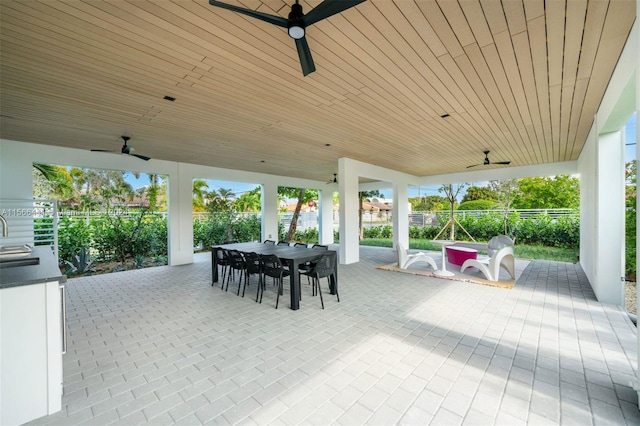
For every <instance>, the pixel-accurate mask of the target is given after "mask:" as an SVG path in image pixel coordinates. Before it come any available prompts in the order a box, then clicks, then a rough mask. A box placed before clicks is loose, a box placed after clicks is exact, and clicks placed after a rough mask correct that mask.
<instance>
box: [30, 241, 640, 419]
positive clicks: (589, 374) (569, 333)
mask: <svg viewBox="0 0 640 426" xmlns="http://www.w3.org/2000/svg"><path fill="white" fill-rule="evenodd" d="M393 258H394V252H393V251H392V250H390V249H381V248H367V247H363V248H362V249H361V261H360V262H359V263H357V264H352V265H340V267H339V278H340V296H341V299H340V300H341V302H340V303H338V302H337V301H336V299H335V297H332V296H330V295H328V294H326V293H325V307H326V309H325V310H322V309H321V308H320V301H319V300H318V299H317V298H314V297H311V289H310V287H309V286H307V285H306V284H304V287H303V300H302V305H301V306H302V309H301V310H299V311H292V310H290V309H288V308H287V306H288V292H287V294H285V299H284V300H285V304H284V309H283V308H281V309H278V310H276V309H274V307H275V293H274V292H273V291H272V292H271V293H269V292H267V293H265V296H264V300H263V303H262V304H261V305H260V304H256V303H255V302H254V300H255V293H254V292H255V290H256V284H255V281H254V282H253V284H252V285H251V291H250V294H249V295H248V296H246V297H245V298H242V297H238V296H236V294H235V292H232V291H231V288H230V289H229V292H223V291H221V290H220V288H219V287H218V286H216V287H211V285H210V277H211V273H210V257H209V255H208V254H201V255H197V256H196V263H194V264H192V265H185V266H177V267H157V268H150V269H144V270H136V271H129V272H120V273H115V274H109V275H100V276H93V277H86V278H76V279H70V280H69V281H68V285H67V287H68V306H67V309H68V314H67V318H68V328H69V350H68V353H67V354H66V355H65V356H64V380H65V385H64V389H65V395H64V398H63V407H64V408H63V411H62V412H60V413H57V414H54V415H51V416H47V417H43V418H41V419H38V420H36V421H33V422H31V423H30V424H32V425H41V424H43V425H44V424H73V425H76V424H87V425H106V424H125V425H135V424H154V425H163V424H180V425H198V424H223V425H226V424H229V425H235V424H240V425H294V424H305V425H328V424H336V425H361V424H369V425H393V424H400V425H426V424H432V425H441V424H446V425H455V424H470V425H481V424H482V425H484V424H504V425H518V424H532V425H549V424H576V425H589V424H629V425H631V424H636V425H637V424H640V414H639V411H638V406H637V395H636V393H635V392H634V391H633V390H632V389H631V388H630V387H629V382H630V381H631V380H633V378H634V375H635V371H636V369H637V365H636V364H637V361H636V360H637V355H636V351H637V346H636V345H637V343H636V331H635V328H634V327H633V325H632V324H631V322H630V321H629V320H628V319H627V317H626V315H625V314H624V313H623V312H622V311H621V310H620V309H619V308H618V307H615V306H611V305H602V304H600V303H598V302H597V301H596V300H595V297H594V295H593V292H592V291H591V288H590V287H589V286H588V284H586V283H585V282H586V279H585V276H584V274H583V272H582V271H581V269H580V268H579V267H577V266H575V265H573V264H566V263H553V262H531V263H530V264H529V265H528V266H527V268H526V269H525V270H524V271H523V273H522V275H521V276H520V278H519V280H518V282H517V284H516V287H515V289H513V290H505V289H500V288H495V287H488V286H482V285H476V284H470V283H462V282H455V281H446V280H439V279H436V278H428V277H423V276H416V275H409V274H398V273H394V272H388V271H380V270H376V269H375V267H376V266H378V265H382V264H388V263H390V262H392V261H393Z"/></svg>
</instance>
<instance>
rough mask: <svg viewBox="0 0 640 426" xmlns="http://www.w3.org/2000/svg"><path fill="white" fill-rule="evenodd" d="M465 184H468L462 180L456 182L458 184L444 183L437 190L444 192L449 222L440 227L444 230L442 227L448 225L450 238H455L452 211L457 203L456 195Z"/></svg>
mask: <svg viewBox="0 0 640 426" xmlns="http://www.w3.org/2000/svg"><path fill="white" fill-rule="evenodd" d="M467 186H469V184H468V183H466V182H464V183H458V184H451V183H449V184H445V185H442V186H441V187H440V188H438V191H439V192H442V193H444V195H445V198H446V199H447V201H448V203H449V214H450V215H449V222H447V224H446V225H445V227H444V228H443V229H442V230H443V231H444V229H446V228H447V227H449V229H450V232H449V239H450V240H455V234H456V231H455V225H454V221H455V218H454V216H453V212H454V210H455V207H456V204H457V203H458V195H459V194H460V192H461V191H462V190H463V189H464V188H466V187H467Z"/></svg>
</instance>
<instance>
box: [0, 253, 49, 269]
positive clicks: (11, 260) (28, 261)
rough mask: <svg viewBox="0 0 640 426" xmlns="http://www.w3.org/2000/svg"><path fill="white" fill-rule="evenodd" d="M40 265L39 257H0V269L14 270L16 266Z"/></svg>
mask: <svg viewBox="0 0 640 426" xmlns="http://www.w3.org/2000/svg"><path fill="white" fill-rule="evenodd" d="M38 264H40V258H39V257H6V255H1V256H0V268H14V267H16V266H29V265H38Z"/></svg>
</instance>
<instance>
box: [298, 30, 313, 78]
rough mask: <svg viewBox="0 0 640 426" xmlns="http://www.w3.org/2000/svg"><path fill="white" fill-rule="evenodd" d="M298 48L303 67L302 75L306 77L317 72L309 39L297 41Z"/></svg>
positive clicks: (303, 38) (304, 38)
mask: <svg viewBox="0 0 640 426" xmlns="http://www.w3.org/2000/svg"><path fill="white" fill-rule="evenodd" d="M296 47H297V48H298V56H299V57H300V65H302V74H303V75H305V76H306V75H308V74H311V73H312V72H314V71H315V70H316V66H315V64H314V63H313V58H312V57H311V50H309V44H308V43H307V38H306V37H302V38H299V39H298V40H296Z"/></svg>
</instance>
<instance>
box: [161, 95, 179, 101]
mask: <svg viewBox="0 0 640 426" xmlns="http://www.w3.org/2000/svg"><path fill="white" fill-rule="evenodd" d="M163 99H164V100H165V101H171V102H173V101H175V100H176V98H174V97H173V96H165V97H164V98H163Z"/></svg>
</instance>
